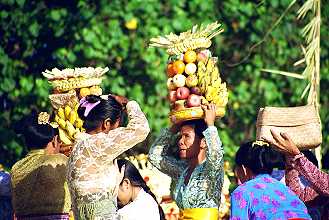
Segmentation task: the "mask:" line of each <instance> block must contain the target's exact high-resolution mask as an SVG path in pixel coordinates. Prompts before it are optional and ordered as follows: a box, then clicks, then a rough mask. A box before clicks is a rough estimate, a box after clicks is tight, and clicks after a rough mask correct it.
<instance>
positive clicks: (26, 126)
mask: <svg viewBox="0 0 329 220" xmlns="http://www.w3.org/2000/svg"><path fill="white" fill-rule="evenodd" d="M14 130H15V132H16V134H18V135H19V134H21V135H23V137H24V140H25V145H26V147H27V149H28V150H31V149H42V148H45V147H46V146H47V144H48V143H49V142H50V141H52V139H53V138H54V137H55V136H56V135H57V134H58V130H57V129H55V128H53V127H51V126H50V125H49V124H39V123H38V114H37V112H36V111H33V112H32V113H31V114H30V115H28V116H25V117H23V118H22V119H21V120H20V121H18V122H16V123H15V125H14Z"/></svg>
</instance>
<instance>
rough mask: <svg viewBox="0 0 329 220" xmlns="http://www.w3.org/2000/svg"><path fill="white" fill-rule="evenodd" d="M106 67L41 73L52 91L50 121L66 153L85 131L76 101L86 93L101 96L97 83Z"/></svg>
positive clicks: (99, 81) (100, 80) (54, 70)
mask: <svg viewBox="0 0 329 220" xmlns="http://www.w3.org/2000/svg"><path fill="white" fill-rule="evenodd" d="M108 70H109V69H108V68H107V67H106V68H100V67H98V68H92V67H84V68H75V69H64V70H59V69H57V68H54V69H52V70H51V71H49V70H46V71H45V72H43V73H42V74H43V76H45V77H46V78H47V79H48V82H49V83H50V84H51V86H52V88H53V90H52V94H51V95H49V99H50V101H51V104H52V106H53V108H54V112H55V118H54V122H52V123H51V124H52V125H53V126H54V127H58V130H59V138H60V140H61V141H62V142H63V149H61V151H62V152H64V153H65V154H69V153H70V152H71V147H72V144H73V142H74V140H75V138H76V137H77V135H78V134H79V133H80V132H81V131H84V129H83V128H82V125H83V121H82V120H81V119H80V118H79V116H78V114H77V110H78V107H79V100H80V99H82V98H83V97H85V96H87V95H91V94H92V95H102V89H101V87H100V84H101V82H102V76H103V75H104V73H106V72H107V71H108Z"/></svg>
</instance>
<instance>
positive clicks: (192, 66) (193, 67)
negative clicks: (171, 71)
mask: <svg viewBox="0 0 329 220" xmlns="http://www.w3.org/2000/svg"><path fill="white" fill-rule="evenodd" d="M195 72H196V65H195V64H194V63H188V64H186V66H185V73H186V74H187V75H191V74H194V73H195Z"/></svg>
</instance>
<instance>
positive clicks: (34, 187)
mask: <svg viewBox="0 0 329 220" xmlns="http://www.w3.org/2000/svg"><path fill="white" fill-rule="evenodd" d="M48 119H49V117H48V116H47V115H46V114H45V113H40V114H39V117H38V119H37V117H36V116H34V115H32V117H31V118H29V119H27V120H25V121H23V122H21V123H20V124H19V128H18V129H17V130H16V131H17V132H18V133H22V134H23V137H24V139H25V145H26V147H27V148H28V150H29V153H28V154H27V156H26V157H24V158H23V159H21V160H20V161H18V162H17V163H15V165H14V166H13V167H12V170H11V177H12V178H11V185H12V203H13V209H14V213H15V215H16V217H17V219H18V220H28V219H29V220H41V219H46V220H47V219H48V220H52V219H56V220H59V219H62V220H64V219H67V220H68V219H69V214H68V213H69V211H70V208H71V201H70V194H69V190H68V186H67V182H66V163H67V160H68V158H67V157H66V156H65V155H63V154H60V153H59V148H60V143H59V140H58V135H57V130H56V129H54V128H53V127H51V126H50V125H49V124H48Z"/></svg>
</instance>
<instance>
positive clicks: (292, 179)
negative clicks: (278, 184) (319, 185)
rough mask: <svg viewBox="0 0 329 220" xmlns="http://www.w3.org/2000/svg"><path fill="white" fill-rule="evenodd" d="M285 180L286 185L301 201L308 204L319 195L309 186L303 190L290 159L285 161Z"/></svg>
mask: <svg viewBox="0 0 329 220" xmlns="http://www.w3.org/2000/svg"><path fill="white" fill-rule="evenodd" d="M285 180H286V185H287V186H288V187H289V188H290V189H291V190H292V191H293V192H294V193H295V194H296V195H297V196H298V197H299V198H300V199H301V200H302V201H303V202H308V201H311V200H313V199H314V198H315V197H317V196H318V195H319V194H318V193H317V192H316V191H315V190H314V189H312V188H311V187H309V186H305V187H304V188H302V187H301V185H300V180H299V173H298V171H297V170H296V169H295V168H294V161H292V159H291V158H287V160H286V170H285Z"/></svg>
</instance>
